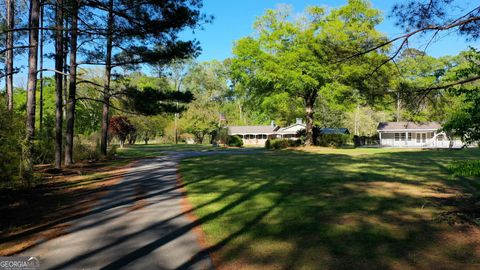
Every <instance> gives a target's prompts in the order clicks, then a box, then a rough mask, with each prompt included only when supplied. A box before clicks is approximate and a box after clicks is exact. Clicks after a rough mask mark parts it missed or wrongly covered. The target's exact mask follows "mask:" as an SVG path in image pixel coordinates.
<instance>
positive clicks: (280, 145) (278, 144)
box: [270, 139, 290, 150]
mask: <svg viewBox="0 0 480 270" xmlns="http://www.w3.org/2000/svg"><path fill="white" fill-rule="evenodd" d="M270 143H271V146H272V149H275V150H278V149H284V148H287V147H288V146H289V145H290V140H285V139H273V140H271V142H270Z"/></svg>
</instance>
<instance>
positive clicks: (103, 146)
mask: <svg viewBox="0 0 480 270" xmlns="http://www.w3.org/2000/svg"><path fill="white" fill-rule="evenodd" d="M113 24H114V21H113V0H110V1H109V13H108V36H107V48H106V55H105V85H104V89H103V91H104V92H103V110H102V131H101V133H102V137H101V141H100V151H101V153H102V155H104V156H106V155H107V145H108V124H109V118H108V117H109V113H110V79H111V75H112V38H113V37H112V34H113Z"/></svg>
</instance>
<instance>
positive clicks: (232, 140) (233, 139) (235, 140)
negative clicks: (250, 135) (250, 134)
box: [228, 136, 243, 147]
mask: <svg viewBox="0 0 480 270" xmlns="http://www.w3.org/2000/svg"><path fill="white" fill-rule="evenodd" d="M228 146H234V147H242V146H243V140H242V138H240V137H238V136H228Z"/></svg>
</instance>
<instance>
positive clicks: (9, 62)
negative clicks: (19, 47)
mask: <svg viewBox="0 0 480 270" xmlns="http://www.w3.org/2000/svg"><path fill="white" fill-rule="evenodd" d="M5 5H6V6H7V30H8V32H7V38H6V46H5V47H6V48H7V51H6V52H5V57H6V59H5V67H6V70H5V71H6V74H7V76H6V78H5V86H6V90H7V109H8V110H9V111H10V112H11V111H13V31H12V29H13V28H14V27H15V25H14V24H15V21H14V15H13V14H14V8H15V0H6V1H5Z"/></svg>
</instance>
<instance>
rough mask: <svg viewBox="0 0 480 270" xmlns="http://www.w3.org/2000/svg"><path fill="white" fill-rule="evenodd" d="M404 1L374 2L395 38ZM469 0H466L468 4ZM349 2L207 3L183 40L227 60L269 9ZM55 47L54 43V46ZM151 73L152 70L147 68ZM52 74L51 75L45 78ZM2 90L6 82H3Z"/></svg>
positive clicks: (445, 37)
mask: <svg viewBox="0 0 480 270" xmlns="http://www.w3.org/2000/svg"><path fill="white" fill-rule="evenodd" d="M398 1H401V0H383V1H382V0H372V5H373V7H374V8H377V9H380V10H381V11H382V12H383V15H384V21H383V22H382V23H381V24H380V25H379V26H378V30H379V31H381V32H383V33H384V34H386V35H387V36H388V37H390V38H392V37H395V36H398V35H400V34H402V30H401V29H400V28H398V27H396V26H395V25H394V22H395V19H394V18H389V17H388V16H389V15H390V13H391V9H392V6H393V4H394V3H396V2H398ZM467 1H468V0H465V3H467ZM346 3H347V0H321V1H320V0H204V8H203V12H204V13H206V14H209V15H213V16H214V17H215V19H214V21H213V23H211V24H207V25H204V29H203V30H196V31H195V32H194V33H192V31H191V30H188V31H185V32H184V33H183V34H182V35H181V37H183V38H186V39H191V38H196V39H197V40H198V41H200V44H201V47H202V54H201V55H200V56H199V57H198V60H199V61H208V60H213V59H217V60H223V59H225V58H228V57H231V55H232V54H231V51H232V46H233V43H234V42H235V41H236V40H238V39H240V38H242V37H245V36H248V35H251V34H252V33H253V28H252V25H253V22H254V21H255V19H256V18H257V17H259V16H261V15H262V14H263V13H264V12H265V10H267V9H271V8H276V7H278V6H279V5H281V4H288V5H291V6H292V7H293V9H294V12H297V13H300V12H302V11H303V10H305V8H306V7H307V6H312V5H319V6H326V7H339V6H342V5H345V4H346ZM427 41H428V39H426V38H423V39H416V40H412V42H410V46H411V47H415V48H419V49H424V47H425V44H426V43H427ZM50 45H51V44H50ZM469 45H475V44H468V43H467V42H465V40H464V38H463V37H459V36H456V35H454V34H448V33H442V34H441V38H440V39H438V40H436V41H435V42H432V43H430V45H429V46H428V48H427V50H426V52H427V53H428V54H430V55H432V56H435V57H439V56H444V55H455V54H457V53H458V52H459V51H461V50H464V49H466V48H467V47H468V46H469ZM52 49H53V46H49V45H47V48H46V52H45V53H49V50H52ZM16 63H17V64H22V65H26V55H24V56H23V57H18V59H16ZM45 66H46V67H47V68H48V67H50V68H51V67H52V66H53V61H51V60H46V63H45ZM145 71H146V72H148V69H145ZM49 75H51V74H49V73H47V74H46V75H45V76H49ZM26 77H27V75H26V68H23V70H22V72H21V73H20V74H17V75H16V76H15V77H14V78H15V82H14V84H15V85H16V86H23V87H24V86H25V83H26ZM0 83H1V84H0V85H1V86H0V89H1V88H3V86H4V81H3V80H0Z"/></svg>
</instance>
